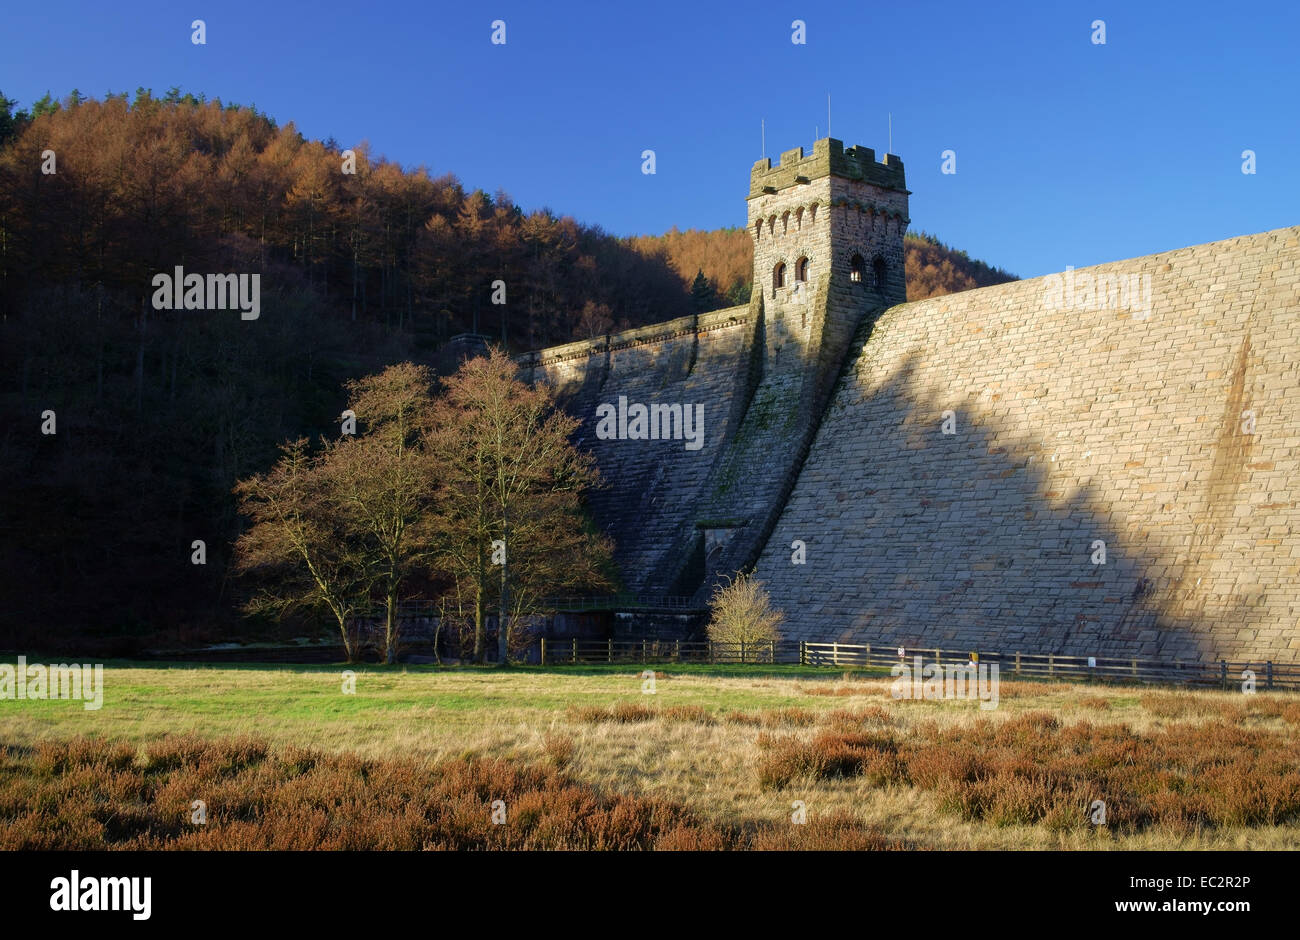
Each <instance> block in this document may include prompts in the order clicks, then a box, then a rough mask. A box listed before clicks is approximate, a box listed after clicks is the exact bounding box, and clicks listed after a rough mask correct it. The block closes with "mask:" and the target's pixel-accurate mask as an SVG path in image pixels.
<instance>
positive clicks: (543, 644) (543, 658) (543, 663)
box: [542, 637, 546, 666]
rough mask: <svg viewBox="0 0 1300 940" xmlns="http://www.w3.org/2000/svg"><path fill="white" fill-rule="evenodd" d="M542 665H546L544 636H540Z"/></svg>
mask: <svg viewBox="0 0 1300 940" xmlns="http://www.w3.org/2000/svg"><path fill="white" fill-rule="evenodd" d="M542 665H543V666H545V665H546V637H542Z"/></svg>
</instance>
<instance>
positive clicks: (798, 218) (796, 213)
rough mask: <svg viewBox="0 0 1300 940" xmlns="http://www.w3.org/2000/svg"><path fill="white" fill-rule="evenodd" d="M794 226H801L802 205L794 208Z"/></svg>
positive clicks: (799, 227) (798, 227) (797, 227)
mask: <svg viewBox="0 0 1300 940" xmlns="http://www.w3.org/2000/svg"><path fill="white" fill-rule="evenodd" d="M794 227H795V228H796V229H801V228H803V206H800V207H799V208H798V209H795V210H794Z"/></svg>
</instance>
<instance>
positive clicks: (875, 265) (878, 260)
mask: <svg viewBox="0 0 1300 940" xmlns="http://www.w3.org/2000/svg"><path fill="white" fill-rule="evenodd" d="M871 269H872V272H873V273H874V274H875V275H876V287H877V288H879V289H880V290H884V289H885V275H886V274H887V273H888V269H887V267H886V265H885V259H884V258H882V257H881V256H880V255H876V256H875V257H874V258H872V259H871Z"/></svg>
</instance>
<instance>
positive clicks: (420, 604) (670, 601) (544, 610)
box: [355, 594, 704, 620]
mask: <svg viewBox="0 0 1300 940" xmlns="http://www.w3.org/2000/svg"><path fill="white" fill-rule="evenodd" d="M588 610H650V611H676V612H679V613H696V612H700V611H702V610H704V608H702V607H700V606H699V605H698V604H696V603H695V599H694V598H692V597H685V596H677V595H671V594H609V595H603V596H595V597H593V596H557V597H543V598H539V599H538V600H537V601H536V602H534V603H532V604H530V605H529V609H528V610H526V611H524V615H525V616H529V615H532V614H550V613H556V612H557V611H563V612H573V613H577V612H582V611H588ZM492 613H493V615H495V614H496V611H495V610H493V611H492ZM396 614H397V618H398V619H399V620H409V619H425V618H434V617H437V616H438V605H437V603H435V602H434V601H420V600H410V601H398V602H397V609H396ZM386 616H387V611H386V610H385V609H384V608H383V607H372V608H370V609H369V610H364V611H358V612H357V613H356V614H355V619H358V620H382V619H384V618H385V617H386Z"/></svg>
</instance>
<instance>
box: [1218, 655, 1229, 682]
mask: <svg viewBox="0 0 1300 940" xmlns="http://www.w3.org/2000/svg"><path fill="white" fill-rule="evenodd" d="M1219 686H1220V687H1221V688H1224V689H1226V688H1227V687H1228V661H1227V660H1226V659H1221V660H1219Z"/></svg>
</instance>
